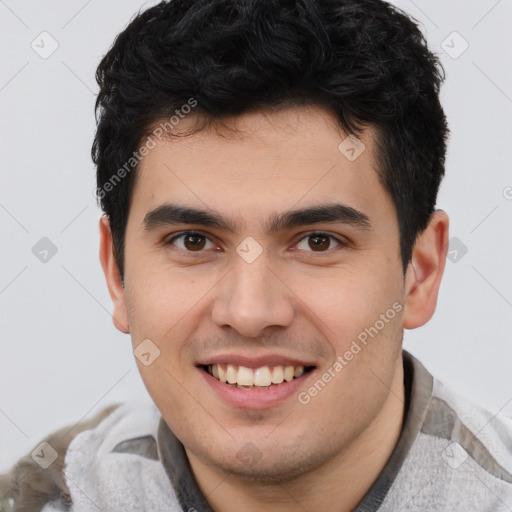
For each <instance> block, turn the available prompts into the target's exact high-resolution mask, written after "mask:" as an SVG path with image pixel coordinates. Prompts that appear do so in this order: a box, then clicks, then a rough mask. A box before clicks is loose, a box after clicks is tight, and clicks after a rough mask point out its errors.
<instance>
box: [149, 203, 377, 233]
mask: <svg viewBox="0 0 512 512" xmlns="http://www.w3.org/2000/svg"><path fill="white" fill-rule="evenodd" d="M320 222H332V223H342V224H347V225H350V226H354V227H356V228H359V229H363V230H370V229H371V227H372V226H371V222H370V219H369V217H368V216H367V215H366V214H364V213H363V212H360V211H358V210H356V209H354V208H352V207H351V206H347V205H344V204H341V203H329V204H321V205H317V206H310V207H308V208H303V209H300V210H291V211H288V212H284V213H279V214H278V213H274V214H272V215H271V216H270V218H269V220H268V222H267V224H266V231H267V233H269V234H272V233H278V232H280V231H285V230H289V229H293V228H296V227H300V226H304V225H307V224H317V223H320ZM174 224H198V225H201V226H205V227H210V228H217V229H220V230H223V231H227V232H229V233H236V232H237V223H236V222H234V221H233V220H232V219H229V218H224V217H222V215H220V214H219V213H218V212H216V211H214V210H202V209H198V208H192V207H189V206H181V205H175V204H170V203H165V204H162V205H160V206H158V207H156V208H154V209H153V210H150V211H149V212H148V213H147V214H146V215H145V217H144V221H143V227H144V229H145V230H146V231H151V230H154V229H156V228H159V227H162V226H167V225H174Z"/></svg>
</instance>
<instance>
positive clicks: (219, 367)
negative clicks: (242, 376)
mask: <svg viewBox="0 0 512 512" xmlns="http://www.w3.org/2000/svg"><path fill="white" fill-rule="evenodd" d="M212 367H213V368H215V367H216V368H217V371H218V372H219V380H220V381H221V382H227V381H228V378H227V376H226V371H225V370H224V368H223V367H222V365H220V364H213V365H212ZM212 373H213V376H214V377H215V370H213V369H212ZM215 378H217V377H215Z"/></svg>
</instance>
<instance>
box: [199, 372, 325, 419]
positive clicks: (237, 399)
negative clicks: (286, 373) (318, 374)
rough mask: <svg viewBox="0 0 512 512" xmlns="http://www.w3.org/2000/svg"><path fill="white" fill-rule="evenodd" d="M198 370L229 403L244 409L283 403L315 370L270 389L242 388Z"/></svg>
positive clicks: (262, 407)
mask: <svg viewBox="0 0 512 512" xmlns="http://www.w3.org/2000/svg"><path fill="white" fill-rule="evenodd" d="M198 371H199V372H200V373H201V374H202V375H203V378H204V379H205V380H206V382H207V383H208V384H209V385H210V386H211V387H212V388H213V390H214V391H215V392H216V393H218V394H219V395H220V397H221V398H222V399H223V400H224V401H225V402H227V403H229V404H231V405H233V406H235V407H241V408H244V409H264V408H269V407H274V406H276V405H279V404H281V403H282V402H283V401H284V400H286V399H287V398H289V397H290V396H292V395H294V394H295V393H296V392H297V390H298V389H299V387H301V386H302V385H303V384H304V383H305V382H306V381H307V380H308V379H309V377H310V376H311V374H312V373H313V372H314V371H315V370H311V371H309V372H307V373H303V374H302V375H301V376H300V377H299V378H297V379H293V380H291V381H289V382H286V381H285V382H283V383H282V384H278V385H277V386H272V387H270V388H268V389H240V388H235V387H233V386H230V385H229V384H225V383H224V382H221V381H220V380H217V379H216V378H215V377H213V376H212V375H210V374H209V373H208V372H207V371H205V370H203V369H202V368H198Z"/></svg>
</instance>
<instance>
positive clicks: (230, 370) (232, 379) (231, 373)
mask: <svg viewBox="0 0 512 512" xmlns="http://www.w3.org/2000/svg"><path fill="white" fill-rule="evenodd" d="M237 373H238V372H237V371H236V370H235V367H234V366H233V365H232V364H228V367H227V370H226V377H227V379H228V382H229V383H230V384H236V377H237Z"/></svg>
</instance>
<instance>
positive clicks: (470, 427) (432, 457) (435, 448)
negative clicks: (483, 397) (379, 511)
mask: <svg viewBox="0 0 512 512" xmlns="http://www.w3.org/2000/svg"><path fill="white" fill-rule="evenodd" d="M411 496H412V498H411ZM511 503H512V418H509V417H506V416H502V415H500V414H496V413H493V412H491V411H489V410H486V409H485V408H483V407H481V406H479V405H477V404H474V403H472V402H471V401H470V400H468V399H466V398H465V397H463V396H462V395H460V394H458V393H456V392H454V391H453V390H451V389H450V388H448V387H447V386H445V385H444V384H443V383H442V382H440V381H439V380H437V379H435V378H434V379H433V388H432V395H431V397H430V403H429V405H428V408H427V409H426V411H425V417H424V418H423V423H422V426H421V429H420V432H419V433H418V436H417V438H416V440H415V442H414V443H413V445H412V447H411V450H410V452H409V455H408V456H407V459H406V460H405V462H404V464H403V466H402V468H401V470H400V473H399V475H398V477H397V480H396V482H395V492H393V493H391V494H390V495H389V496H388V499H387V501H386V505H387V506H392V507H395V509H396V508H399V509H402V510H404V512H406V511H407V512H413V511H414V512H416V511H423V510H439V511H445V510H446V511H451V510H481V511H482V512H491V511H492V512H502V511H505V510H509V508H508V506H509V505H510V504H511ZM401 507H403V508H401ZM384 510H388V508H386V507H384ZM389 510H391V508H389Z"/></svg>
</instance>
